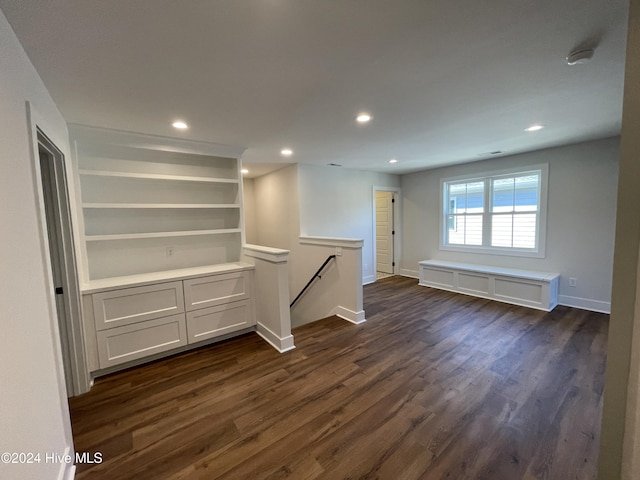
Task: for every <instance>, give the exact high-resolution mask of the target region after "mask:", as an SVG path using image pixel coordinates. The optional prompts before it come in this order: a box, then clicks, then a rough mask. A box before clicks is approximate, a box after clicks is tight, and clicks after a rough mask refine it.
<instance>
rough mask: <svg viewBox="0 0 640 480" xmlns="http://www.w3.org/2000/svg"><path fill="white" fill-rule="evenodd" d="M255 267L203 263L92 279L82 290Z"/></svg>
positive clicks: (247, 264)
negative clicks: (188, 266) (187, 266)
mask: <svg viewBox="0 0 640 480" xmlns="http://www.w3.org/2000/svg"><path fill="white" fill-rule="evenodd" d="M254 269H255V266H254V265H251V264H249V263H245V262H230V263H222V264H217V265H202V266H199V267H191V268H180V269H175V270H165V271H160V272H150V273H144V274H138V275H126V276H122V277H111V278H104V279H100V280H92V281H90V282H88V283H86V284H84V285H82V286H81V288H80V290H81V291H82V293H83V294H87V293H96V292H101V291H105V290H110V289H113V288H116V287H122V288H125V287H134V286H140V285H149V284H153V283H158V282H165V281H175V280H183V279H187V278H197V277H203V276H207V275H212V274H219V273H230V272H241V271H245V270H254Z"/></svg>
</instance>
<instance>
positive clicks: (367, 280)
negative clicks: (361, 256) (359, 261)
mask: <svg viewBox="0 0 640 480" xmlns="http://www.w3.org/2000/svg"><path fill="white" fill-rule="evenodd" d="M375 281H376V276H375V275H367V276H366V277H363V278H362V285H369V284H370V283H374V282H375Z"/></svg>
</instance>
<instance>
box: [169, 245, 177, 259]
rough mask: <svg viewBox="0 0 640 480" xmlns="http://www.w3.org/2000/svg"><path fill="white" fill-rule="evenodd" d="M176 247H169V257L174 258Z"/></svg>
mask: <svg viewBox="0 0 640 480" xmlns="http://www.w3.org/2000/svg"><path fill="white" fill-rule="evenodd" d="M175 250H176V247H167V257H173V254H174V253H175Z"/></svg>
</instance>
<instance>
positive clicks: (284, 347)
mask: <svg viewBox="0 0 640 480" xmlns="http://www.w3.org/2000/svg"><path fill="white" fill-rule="evenodd" d="M256 333H257V334H258V335H260V336H261V337H262V339H263V340H264V341H265V342H267V343H268V344H269V345H271V346H272V347H273V348H275V349H276V350H277V351H278V352H280V353H284V352H288V351H290V350H293V349H294V348H296V346H295V345H294V344H293V335H288V336H286V337H284V338H280V337H279V336H278V335H276V334H275V333H273V332H272V331H271V330H269V329H268V328H267V327H265V326H264V325H262V324H261V323H258V325H257V326H256Z"/></svg>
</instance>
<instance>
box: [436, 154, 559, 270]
mask: <svg viewBox="0 0 640 480" xmlns="http://www.w3.org/2000/svg"><path fill="white" fill-rule="evenodd" d="M547 174H548V166H547V165H541V166H536V167H534V168H532V169H530V170H525V171H502V172H493V173H489V174H486V175H484V176H481V177H476V178H461V179H448V180H443V181H442V193H443V195H442V197H443V205H444V208H443V222H442V225H443V229H442V230H443V232H442V244H441V248H443V249H445V250H460V251H473V252H481V253H494V254H505V255H526V256H537V257H542V256H544V232H545V225H546V190H547Z"/></svg>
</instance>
